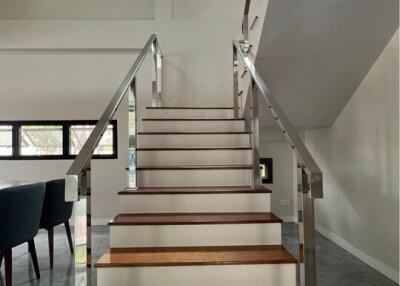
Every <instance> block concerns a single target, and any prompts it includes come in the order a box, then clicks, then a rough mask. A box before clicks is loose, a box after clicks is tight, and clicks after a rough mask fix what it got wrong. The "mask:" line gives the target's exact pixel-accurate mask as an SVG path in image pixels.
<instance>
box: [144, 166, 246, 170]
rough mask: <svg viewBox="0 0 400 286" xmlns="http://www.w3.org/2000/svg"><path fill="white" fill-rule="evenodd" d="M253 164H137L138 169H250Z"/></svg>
mask: <svg viewBox="0 0 400 286" xmlns="http://www.w3.org/2000/svg"><path fill="white" fill-rule="evenodd" d="M251 169H253V165H214V166H213V165H187V166H185V165H178V166H172V165H171V166H138V167H137V168H136V170H138V171H158V170H177V171H186V170H187V171H189V170H251Z"/></svg>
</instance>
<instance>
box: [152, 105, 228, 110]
mask: <svg viewBox="0 0 400 286" xmlns="http://www.w3.org/2000/svg"><path fill="white" fill-rule="evenodd" d="M146 109H223V110H232V109H234V108H233V107H177V106H172V107H169V106H168V107H152V106H148V107H146Z"/></svg>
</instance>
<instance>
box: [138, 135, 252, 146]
mask: <svg viewBox="0 0 400 286" xmlns="http://www.w3.org/2000/svg"><path fill="white" fill-rule="evenodd" d="M138 146H139V147H142V148H146V147H147V148H168V147H171V148H173V147H176V148H185V147H188V148H190V147H192V148H195V147H250V136H249V134H190V135H181V134H162V135H147V134H141V135H139V136H138Z"/></svg>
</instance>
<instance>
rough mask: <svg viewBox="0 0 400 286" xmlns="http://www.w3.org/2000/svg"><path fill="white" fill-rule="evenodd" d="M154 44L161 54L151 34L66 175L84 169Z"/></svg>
mask: <svg viewBox="0 0 400 286" xmlns="http://www.w3.org/2000/svg"><path fill="white" fill-rule="evenodd" d="M154 46H156V50H157V51H156V54H161V50H160V48H159V45H158V40H157V36H156V35H151V37H150V38H149V40H148V41H147V43H146V45H145V46H144V48H143V49H142V51H141V52H140V54H139V56H138V57H137V59H136V61H135V63H134V64H133V65H132V67H131V68H130V70H129V72H128V73H127V75H126V76H125V78H124V80H123V81H122V83H121V85H120V86H119V88H118V90H117V91H116V92H115V94H114V96H113V98H112V99H111V101H110V103H109V104H108V106H107V108H106V109H105V110H104V112H103V115H102V116H101V117H100V119H99V121H98V123H97V124H96V127H95V128H94V130H93V132H92V133H91V134H90V136H89V138H88V140H87V141H86V143H85V144H84V145H83V147H82V149H81V151H80V152H79V154H78V155H77V156H76V158H75V160H74V162H73V163H72V165H71V167H70V168H69V170H68V172H67V176H74V175H75V176H76V175H79V174H80V172H81V171H82V170H83V169H84V167H85V165H86V163H87V162H88V161H89V160H90V159H91V157H92V155H93V152H94V150H95V148H96V147H97V145H98V144H99V142H100V140H101V138H102V136H103V134H104V132H105V130H106V129H107V126H108V124H109V122H110V121H111V119H112V118H113V116H114V114H115V112H116V111H117V109H118V107H119V105H120V104H121V101H122V100H123V98H124V97H125V94H126V91H127V90H128V88H129V86H130V85H131V83H132V81H133V79H134V78H135V76H136V73H137V72H138V70H139V68H140V66H141V65H142V63H143V61H144V59H145V58H146V55H147V53H148V52H149V51H151V49H154ZM67 195H73V194H68V193H67ZM68 198H70V196H68V197H67V199H68ZM70 200H71V199H70ZM74 200H76V197H75V196H72V201H74Z"/></svg>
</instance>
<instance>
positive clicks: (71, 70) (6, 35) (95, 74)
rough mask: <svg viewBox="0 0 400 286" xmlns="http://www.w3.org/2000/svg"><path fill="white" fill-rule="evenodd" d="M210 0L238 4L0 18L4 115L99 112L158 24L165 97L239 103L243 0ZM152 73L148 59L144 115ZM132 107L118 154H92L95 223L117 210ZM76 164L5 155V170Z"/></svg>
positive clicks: (30, 171)
mask: <svg viewBox="0 0 400 286" xmlns="http://www.w3.org/2000/svg"><path fill="white" fill-rule="evenodd" d="M43 1H45V0H43ZM202 3H203V7H208V9H210V10H213V7H214V6H213V5H214V4H215V5H217V6H218V7H219V6H220V5H221V3H222V4H223V6H225V7H228V6H229V7H230V8H229V10H221V9H220V10H219V11H220V13H222V14H220V17H219V16H218V15H216V14H213V17H212V19H207V18H204V17H203V16H204V14H205V11H204V10H202V11H201V15H203V16H201V15H200V16H196V15H197V14H196V9H195V7H191V6H189V7H185V8H184V9H188V11H187V12H188V15H194V16H193V18H192V19H191V18H188V19H185V20H184V21H183V20H181V19H176V18H174V15H175V14H176V12H177V11H178V12H179V13H183V12H184V9H183V8H182V7H180V6H179V1H174V0H157V1H156V3H155V8H154V9H155V11H154V15H155V18H156V19H155V20H146V21H143V20H138V21H128V20H118V21H105V20H97V19H96V20H69V18H68V17H69V14H63V15H59V16H58V17H59V18H62V19H64V20H52V21H47V20H7V21H6V20H2V21H0V120H22V119H31V120H51V119H60V120H62V119H98V118H99V117H100V115H101V112H102V111H103V110H104V108H105V106H106V104H107V103H108V101H109V100H110V98H111V96H112V95H113V93H114V92H115V90H116V89H117V87H118V85H119V84H120V83H121V81H122V79H123V77H124V75H125V74H126V72H127V71H128V69H129V67H130V65H131V64H132V63H133V61H134V59H135V58H136V56H137V53H138V51H139V49H140V48H141V47H143V45H144V43H145V42H146V40H147V39H148V37H149V36H150V34H152V33H157V34H158V35H159V38H160V44H161V48H162V50H163V53H164V74H165V75H166V77H165V78H164V101H165V105H170V106H173V105H179V106H185V105H192V106H207V105H208V106H232V85H233V84H232V48H231V41H232V38H237V37H238V36H239V35H240V33H241V32H240V31H241V30H240V27H241V19H242V11H243V5H244V4H243V3H244V2H243V1H242V0H235V1H231V0H218V1H217V2H215V1H211V0H207V1H202ZM108 5H109V6H110V7H111V6H113V5H115V4H114V2H109V4H108ZM110 7H108V8H110ZM3 12H4V11H3ZM28 12H29V11H28ZM100 12H101V11H100ZM100 12H99V13H100ZM224 13H226V14H224ZM46 15H49V14H46ZM99 15H100V14H99ZM118 15H119V17H120V16H121V15H122V16H121V17H122V18H123V13H120V14H118ZM42 16H43V17H44V16H45V15H42ZM42 16H41V17H42ZM39 18H40V17H39ZM99 18H100V19H102V18H101V17H100V16H99ZM203 18H204V19H203ZM90 19H91V18H90ZM150 78H151V71H150V66H149V60H147V61H146V62H145V63H144V69H143V71H141V72H140V75H139V78H138V91H139V94H138V96H139V98H138V105H139V108H140V110H139V112H140V114H139V115H140V117H141V116H143V115H142V113H141V111H142V110H143V108H144V106H146V105H147V106H148V105H149V103H150V89H151V82H150ZM126 112H127V111H126V109H121V111H119V114H118V116H117V119H118V130H119V158H118V159H117V160H96V161H94V165H93V169H94V170H93V200H94V204H93V218H94V222H95V223H96V222H99V221H103V222H104V220H107V219H109V218H111V217H112V216H113V215H115V214H116V212H117V196H116V192H117V191H119V190H121V189H122V188H123V187H124V186H126V178H125V167H126V165H127V162H126V161H127V160H126V158H127V152H126V151H125V150H126V149H127V139H126V136H125V133H124V131H125V130H127V120H126V118H127V113H126ZM70 164H71V161H0V179H19V180H46V179H50V178H56V177H63V176H64V175H65V173H66V170H67V169H68V167H69V166H70Z"/></svg>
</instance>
